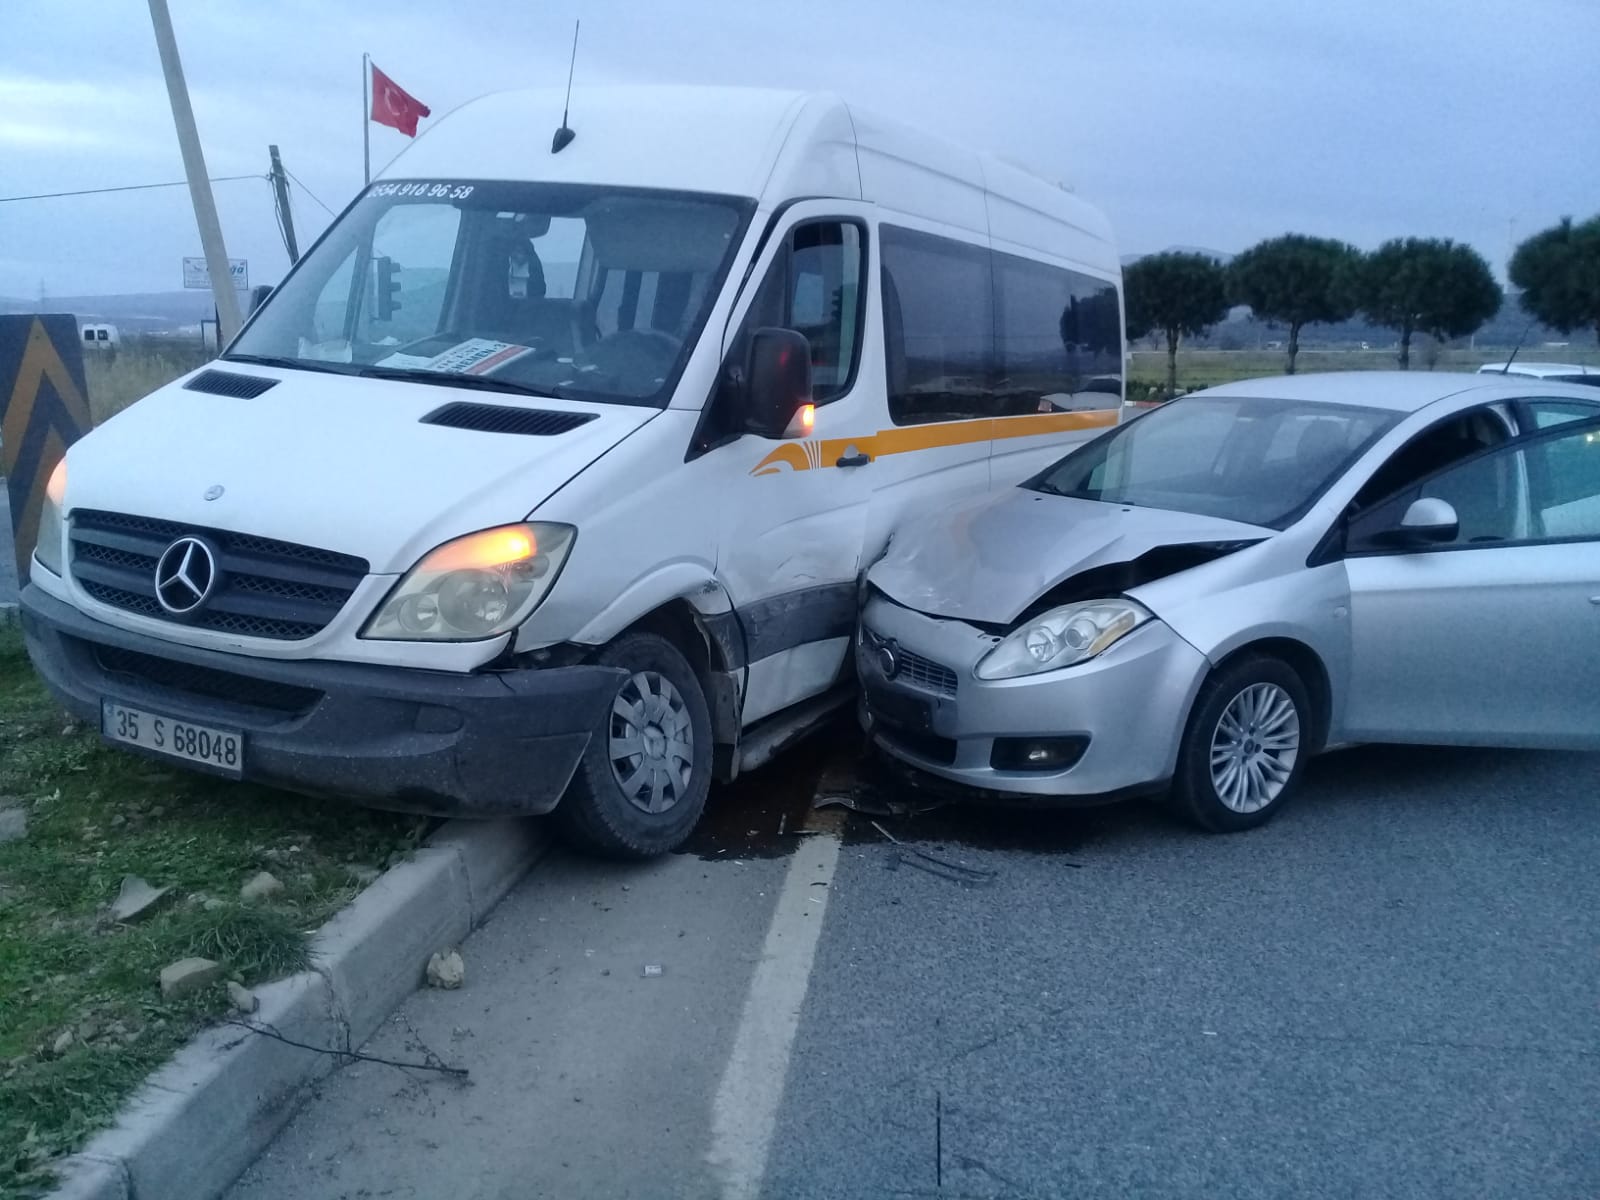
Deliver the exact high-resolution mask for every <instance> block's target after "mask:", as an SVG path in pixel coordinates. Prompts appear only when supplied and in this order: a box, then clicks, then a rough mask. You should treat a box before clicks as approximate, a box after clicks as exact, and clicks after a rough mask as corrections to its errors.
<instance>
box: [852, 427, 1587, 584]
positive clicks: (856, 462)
mask: <svg viewBox="0 0 1600 1200" xmlns="http://www.w3.org/2000/svg"><path fill="white" fill-rule="evenodd" d="M871 461H872V455H870V454H865V453H863V452H862V451H860V450H857V451H856V452H855V453H854V454H846V455H843V456H841V457H840V459H839V461H838V462H836V463H834V464H833V465H834V466H836V467H864V466H866V465H867V464H868V463H869V462H871ZM1595 603H1596V604H1600V598H1597V599H1596V600H1595Z"/></svg>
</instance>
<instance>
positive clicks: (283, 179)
mask: <svg viewBox="0 0 1600 1200" xmlns="http://www.w3.org/2000/svg"><path fill="white" fill-rule="evenodd" d="M267 153H268V154H270V155H271V156H272V190H273V192H274V193H275V194H276V195H277V197H278V219H279V220H280V221H282V222H283V248H284V249H285V250H287V251H288V252H289V265H290V266H291V267H292V266H294V264H295V263H297V262H299V261H300V246H299V244H298V243H297V242H296V241H295V240H294V213H293V211H291V210H290V208H289V177H288V176H287V175H285V174H284V173H283V160H282V159H281V158H279V157H278V148H277V147H276V146H268V147H267Z"/></svg>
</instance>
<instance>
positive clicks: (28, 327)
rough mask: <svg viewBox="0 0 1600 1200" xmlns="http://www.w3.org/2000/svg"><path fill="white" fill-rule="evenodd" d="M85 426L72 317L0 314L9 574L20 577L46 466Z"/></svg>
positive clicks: (0, 419)
mask: <svg viewBox="0 0 1600 1200" xmlns="http://www.w3.org/2000/svg"><path fill="white" fill-rule="evenodd" d="M88 432H89V400H88V392H87V390H86V389H85V387H84V382H83V347H82V346H80V345H79V344H78V320H77V318H76V317H74V316H72V315H70V314H67V313H54V314H50V315H29V316H20V317H0V474H3V475H5V478H6V492H7V498H8V499H9V500H10V501H11V532H12V537H13V541H14V542H15V545H16V551H17V577H18V578H19V579H20V580H22V581H23V582H26V581H27V578H28V564H29V562H30V561H31V560H32V558H33V543H34V539H35V538H37V537H38V535H39V510H40V507H41V506H42V505H43V503H44V488H45V484H46V483H48V482H49V480H50V472H51V471H53V470H55V467H56V463H58V462H60V461H61V456H62V455H63V454H65V453H66V452H67V447H68V446H70V445H72V443H73V442H75V441H77V440H78V439H79V438H80V437H82V436H83V435H84V434H86V433H88Z"/></svg>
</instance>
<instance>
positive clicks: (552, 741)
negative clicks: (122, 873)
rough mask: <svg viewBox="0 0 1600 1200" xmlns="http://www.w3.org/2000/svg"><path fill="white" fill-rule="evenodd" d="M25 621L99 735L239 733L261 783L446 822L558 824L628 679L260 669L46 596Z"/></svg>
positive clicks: (263, 664) (588, 670)
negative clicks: (107, 726) (107, 710)
mask: <svg viewBox="0 0 1600 1200" xmlns="http://www.w3.org/2000/svg"><path fill="white" fill-rule="evenodd" d="M21 608H22V626H23V637H24V640H25V641H26V644H27V648H28V655H29V657H30V658H32V660H33V663H34V666H35V667H36V668H37V669H38V671H39V674H40V675H41V676H42V677H43V678H44V681H45V683H46V684H47V685H48V686H49V688H50V690H51V691H52V692H53V693H54V694H55V696H56V698H57V699H58V700H60V702H61V703H62V704H63V705H64V706H65V707H66V708H67V709H68V710H69V711H70V712H72V713H73V714H74V715H75V716H78V717H80V718H82V719H83V720H84V721H87V722H89V723H90V724H92V725H93V726H95V727H96V728H99V725H100V713H101V704H102V702H103V701H106V700H111V701H114V702H116V703H118V704H122V705H128V706H131V707H134V708H140V709H145V710H148V711H152V712H156V713H161V714H164V715H167V716H171V717H175V718H178V719H180V720H186V721H191V722H194V723H195V724H203V725H209V726H214V727H224V728H228V729H235V730H239V731H241V732H242V734H243V736H244V768H243V769H244V778H246V779H250V780H254V781H257V782H260V783H265V784H271V785H273V786H277V787H283V788H287V789H290V790H292V791H297V792H304V793H307V794H310V795H318V796H330V797H342V798H349V799H352V800H356V801H359V802H362V803H365V804H368V805H371V806H373V807H377V808H388V809H395V810H398V811H403V812H423V813H431V814H435V815H439V816H467V817H496V816H508V815H528V814H539V813H547V812H549V811H550V810H551V809H553V808H554V807H555V806H556V804H557V802H558V801H559V800H560V799H561V795H562V793H563V792H564V791H566V787H567V784H568V782H569V781H570V780H571V778H572V774H573V772H574V770H576V768H577V765H578V761H579V759H580V758H581V757H582V755H583V752H584V750H585V749H586V748H587V747H588V744H589V736H590V733H591V731H592V730H594V729H595V728H597V727H598V726H599V724H600V721H601V719H602V717H603V716H604V714H605V712H606V710H607V708H608V707H609V705H610V704H611V701H612V699H613V698H614V696H615V695H616V690H617V687H618V685H619V683H620V681H621V680H622V678H623V677H624V675H625V674H626V673H625V672H623V671H620V670H616V669H613V668H610V667H599V666H573V667H557V668H550V669H547V670H531V669H530V670H507V671H482V672H478V673H474V674H452V673H447V672H442V671H425V670H417V669H413V668H405V667H390V666H373V665H369V664H364V663H340V662H307V661H281V660H276V659H264V658H253V657H250V656H248V655H243V654H227V653H220V652H218V651H214V650H202V649H198V648H195V647H192V646H184V645H180V644H178V643H174V642H167V641H162V640H159V639H156V638H152V637H148V636H146V635H144V634H138V633H131V632H129V631H127V630H123V629H118V628H116V627H114V626H111V625H107V624H105V623H103V622H100V621H96V620H94V619H93V618H91V617H87V616H85V615H84V614H82V613H80V612H79V611H78V610H77V609H75V608H73V607H72V606H71V605H69V604H66V603H64V602H63V601H61V600H57V599H56V598H54V597H53V596H50V595H48V594H46V593H45V592H43V591H41V590H40V589H39V588H38V587H35V586H33V585H31V584H30V585H29V586H28V587H27V588H25V589H24V590H23V593H22V604H21ZM135 752H136V753H137V751H135ZM162 761H169V762H170V761H172V760H168V759H163V760H162ZM173 765H175V766H190V767H194V769H201V770H203V769H204V768H203V767H195V766H194V764H188V763H182V762H173Z"/></svg>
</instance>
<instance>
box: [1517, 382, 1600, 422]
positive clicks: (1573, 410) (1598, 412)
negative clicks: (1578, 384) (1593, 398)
mask: <svg viewBox="0 0 1600 1200" xmlns="http://www.w3.org/2000/svg"><path fill="white" fill-rule="evenodd" d="M1597 378H1600V377H1597ZM1521 408H1522V410H1523V411H1524V412H1526V413H1527V415H1528V419H1527V421H1526V422H1525V423H1526V424H1527V425H1528V426H1529V427H1530V428H1532V429H1551V428H1554V427H1555V426H1557V425H1564V424H1566V423H1567V422H1568V421H1592V420H1594V419H1595V418H1596V417H1600V405H1594V404H1586V403H1584V402H1583V401H1582V400H1524V401H1522V402H1521Z"/></svg>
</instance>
